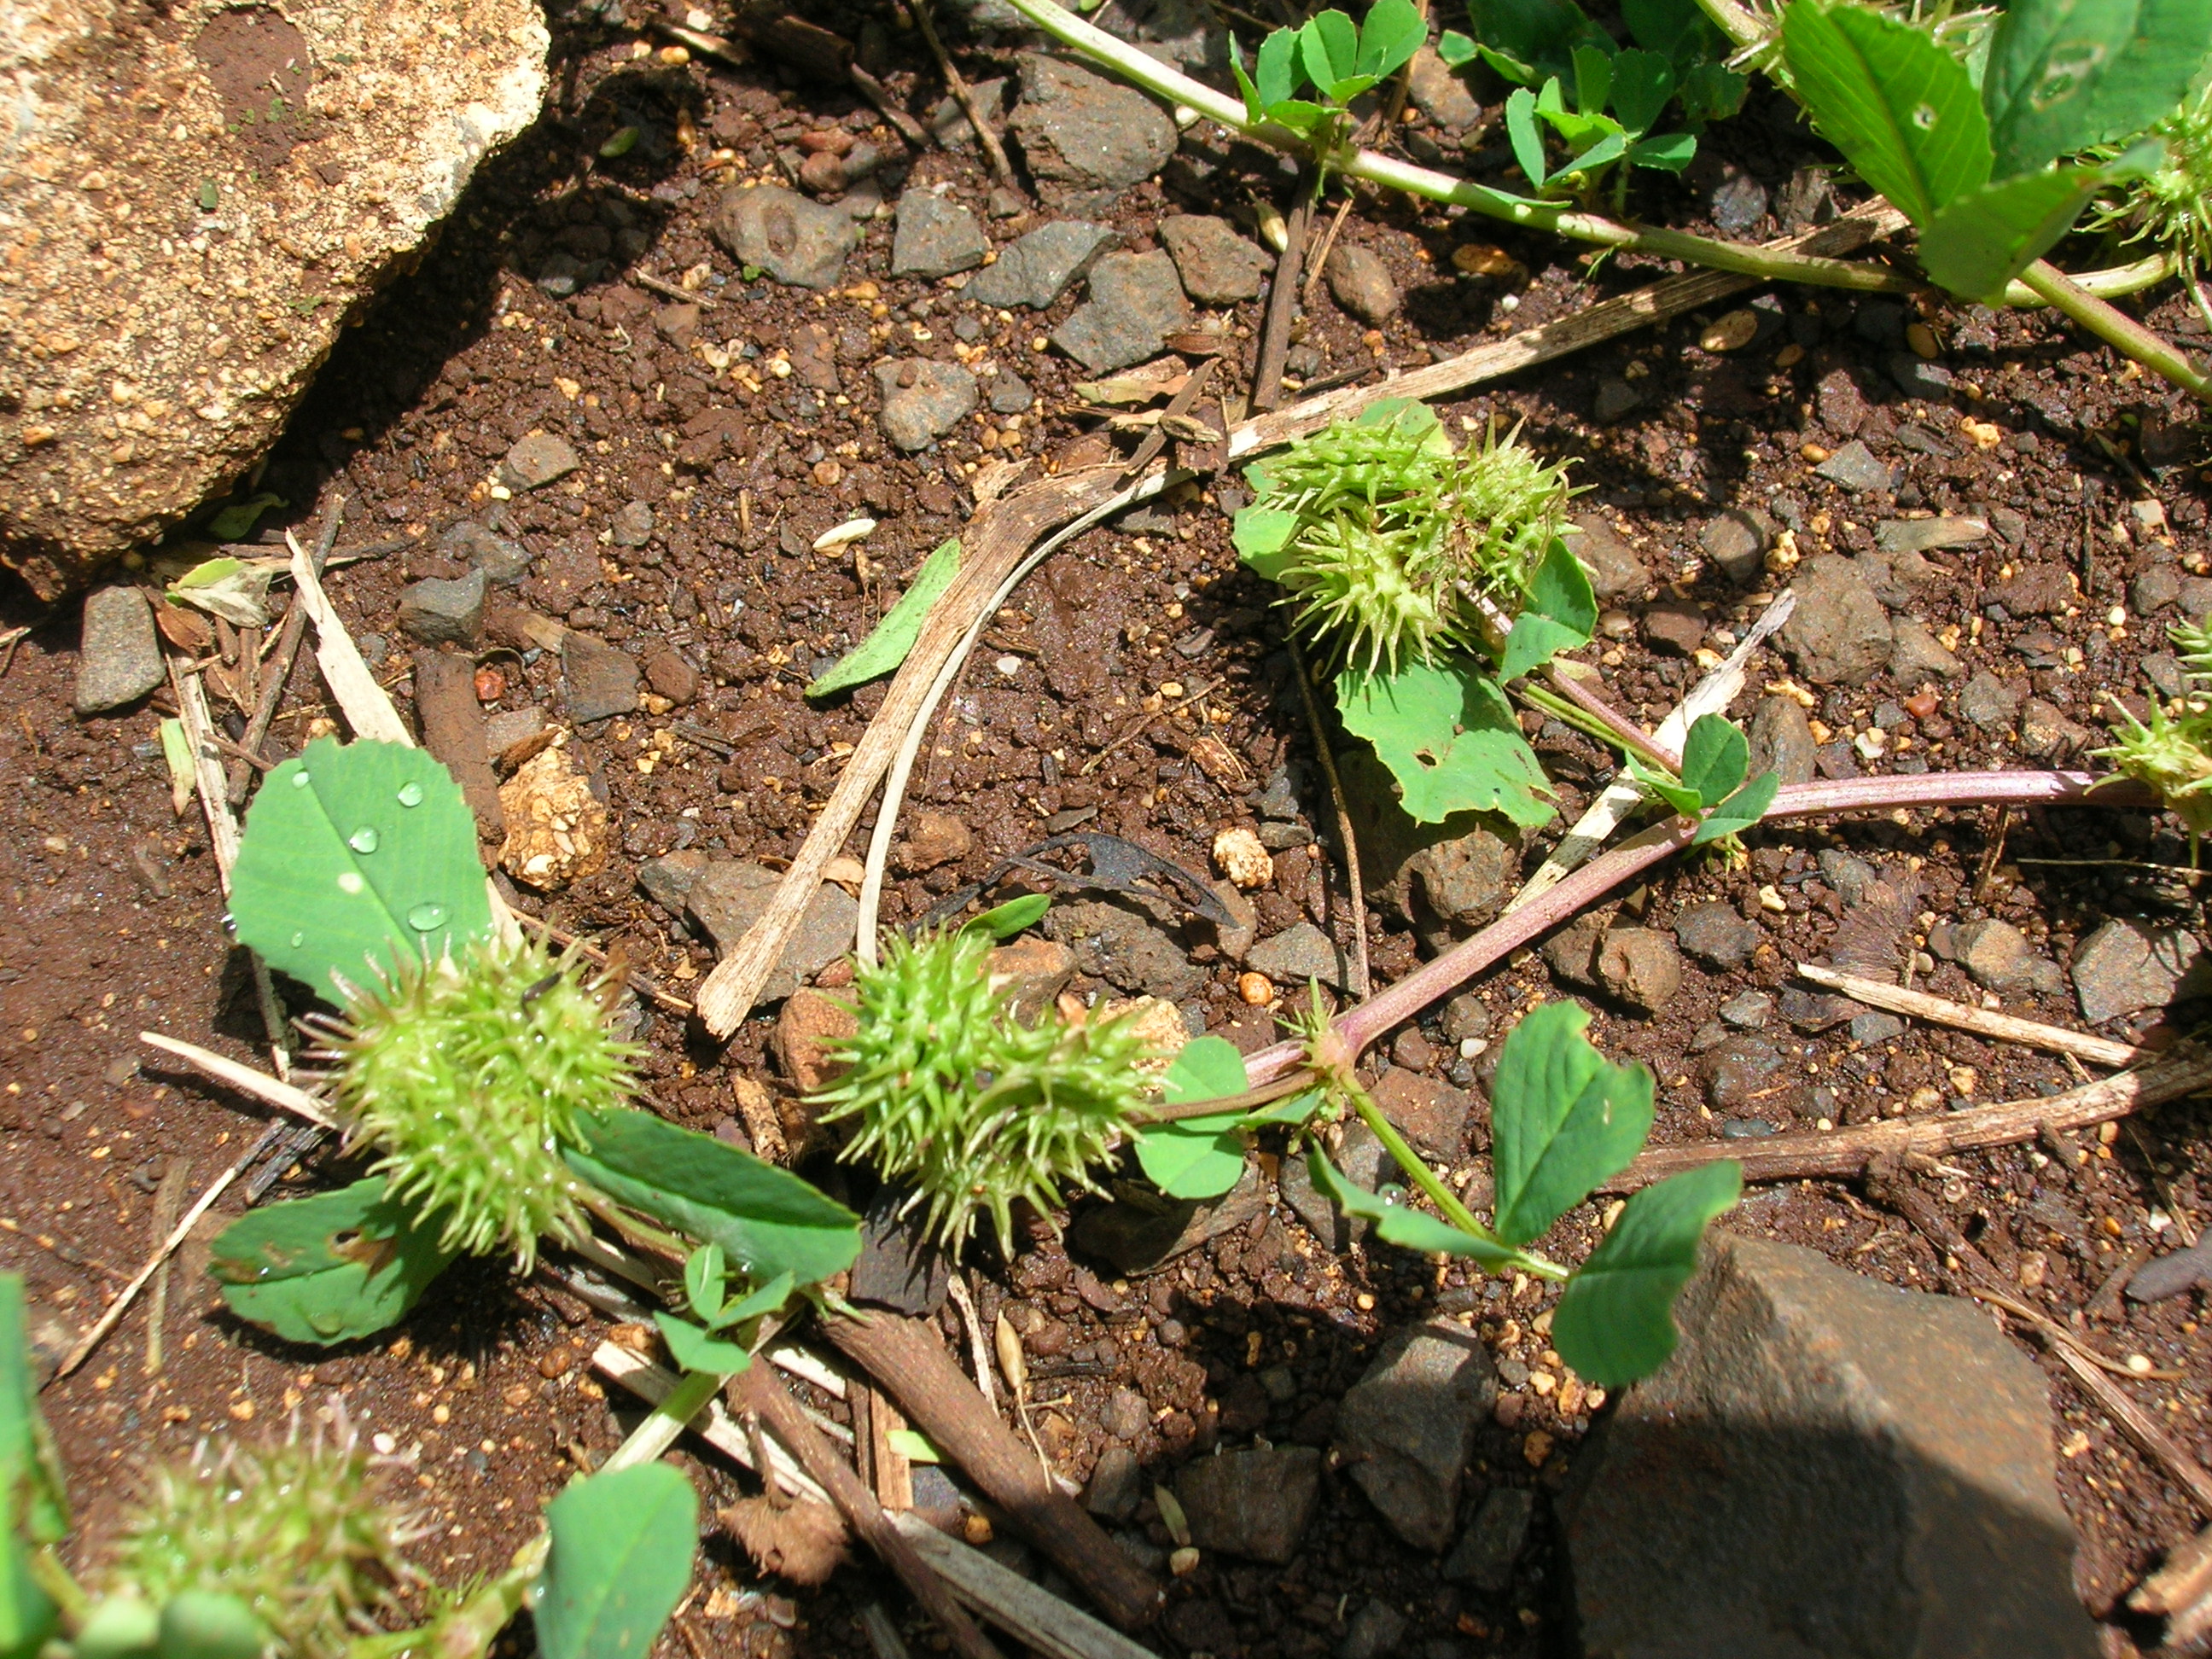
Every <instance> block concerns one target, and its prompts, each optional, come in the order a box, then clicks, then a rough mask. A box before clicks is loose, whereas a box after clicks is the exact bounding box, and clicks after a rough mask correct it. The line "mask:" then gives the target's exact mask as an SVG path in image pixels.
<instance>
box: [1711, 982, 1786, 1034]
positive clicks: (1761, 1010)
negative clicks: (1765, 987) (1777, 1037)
mask: <svg viewBox="0 0 2212 1659" xmlns="http://www.w3.org/2000/svg"><path fill="white" fill-rule="evenodd" d="M1720 1016H1721V1023H1722V1024H1724V1025H1732V1026H1734V1027H1735V1029H1736V1030H1739V1031H1759V1030H1765V1028H1766V1022H1767V1021H1768V1020H1770V1019H1771V1018H1773V1017H1774V999H1773V998H1772V997H1771V996H1769V995H1767V994H1766V993H1765V992H1764V991H1739V992H1738V993H1736V994H1735V995H1734V996H1732V997H1730V998H1729V1000H1727V1001H1726V1002H1723V1004H1721V1006H1720Z"/></svg>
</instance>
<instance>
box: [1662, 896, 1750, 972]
mask: <svg viewBox="0 0 2212 1659" xmlns="http://www.w3.org/2000/svg"><path fill="white" fill-rule="evenodd" d="M1761 937H1762V935H1761V934H1760V933H1759V928H1758V927H1757V925H1756V924H1754V923H1752V922H1748V921H1745V920H1744V919H1743V917H1742V916H1741V915H1739V914H1737V911H1736V908H1735V906H1734V905H1732V904H1723V903H1721V902H1719V901H1717V900H1715V901H1713V902H1711V903H1706V904H1693V905H1692V906H1691V907H1690V908H1688V909H1686V910H1685V911H1683V912H1682V914H1681V915H1679V916H1677V917H1675V918H1674V939H1675V941H1676V943H1678V944H1679V945H1681V947H1682V949H1683V950H1685V951H1687V952H1688V953H1689V954H1690V955H1692V956H1693V957H1696V958H1697V959H1698V960H1699V962H1702V963H1705V966H1706V967H1708V968H1717V969H1720V970H1721V971H1722V972H1723V973H1726V972H1727V971H1728V970H1729V969H1732V968H1741V967H1742V966H1743V964H1744V963H1747V962H1749V961H1750V960H1751V954H1752V952H1753V951H1756V950H1758V949H1759V939H1760V938H1761Z"/></svg>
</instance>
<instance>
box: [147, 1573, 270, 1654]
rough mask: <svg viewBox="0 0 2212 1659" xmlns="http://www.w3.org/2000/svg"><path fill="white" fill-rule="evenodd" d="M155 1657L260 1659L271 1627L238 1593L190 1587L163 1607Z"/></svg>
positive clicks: (174, 1596)
mask: <svg viewBox="0 0 2212 1659" xmlns="http://www.w3.org/2000/svg"><path fill="white" fill-rule="evenodd" d="M156 1628H157V1632H158V1633H157V1634H156V1636H155V1641H154V1655H155V1659H260V1656H261V1654H262V1652H263V1651H264V1650H265V1649H266V1648H268V1647H269V1646H270V1630H269V1626H266V1625H264V1624H263V1623H262V1622H261V1620H259V1619H258V1618H257V1617H256V1616H255V1614H254V1612H253V1609H252V1607H248V1606H247V1605H246V1603H245V1602H244V1601H240V1599H239V1598H238V1597H237V1596H235V1595H221V1594H219V1593H218V1592H216V1591H214V1590H201V1589H189V1590H183V1591H179V1593H178V1594H177V1595H173V1596H171V1597H170V1598H169V1600H168V1602H167V1605H166V1606H164V1607H162V1609H161V1621H160V1623H159V1625H158V1626H157V1627H156Z"/></svg>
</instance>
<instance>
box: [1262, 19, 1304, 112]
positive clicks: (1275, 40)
mask: <svg viewBox="0 0 2212 1659" xmlns="http://www.w3.org/2000/svg"><path fill="white" fill-rule="evenodd" d="M1252 84H1253V85H1254V86H1255V87H1256V88H1258V89H1259V93H1260V101H1261V103H1262V104H1265V105H1267V106H1269V107H1271V108H1272V107H1273V106H1275V105H1277V104H1279V103H1282V102H1283V101H1284V100H1286V99H1288V98H1289V97H1290V96H1291V94H1293V93H1295V92H1297V89H1298V31H1297V30H1296V29H1277V30H1275V31H1274V33H1272V34H1270V35H1268V36H1267V39H1266V40H1262V41H1261V42H1260V54H1259V56H1258V57H1257V58H1255V59H1254V61H1253V69H1252Z"/></svg>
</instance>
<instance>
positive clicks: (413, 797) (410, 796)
mask: <svg viewBox="0 0 2212 1659" xmlns="http://www.w3.org/2000/svg"><path fill="white" fill-rule="evenodd" d="M301 775H302V776H305V775H306V774H304V773H302V774H301ZM399 804H400V805H402V806H420V805H422V785H421V784H419V783H403V784H401V785H400V786H399Z"/></svg>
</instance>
